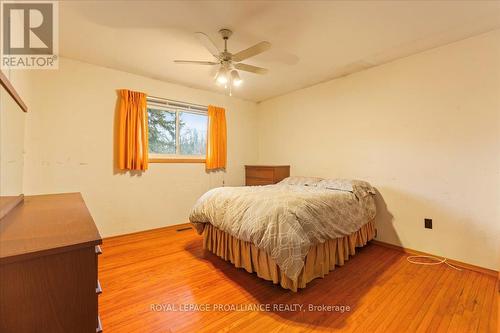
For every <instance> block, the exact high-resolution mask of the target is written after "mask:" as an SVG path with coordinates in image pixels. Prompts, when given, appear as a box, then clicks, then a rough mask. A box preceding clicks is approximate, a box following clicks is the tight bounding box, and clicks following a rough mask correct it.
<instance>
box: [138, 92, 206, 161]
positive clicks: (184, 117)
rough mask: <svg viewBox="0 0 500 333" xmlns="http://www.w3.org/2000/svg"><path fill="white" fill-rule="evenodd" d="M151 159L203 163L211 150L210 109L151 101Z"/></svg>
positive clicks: (149, 121)
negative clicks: (207, 150) (207, 151)
mask: <svg viewBox="0 0 500 333" xmlns="http://www.w3.org/2000/svg"><path fill="white" fill-rule="evenodd" d="M147 110H148V127H149V138H148V139H149V155H150V161H152V162H160V160H172V161H173V162H175V160H176V159H178V160H179V161H181V160H182V161H187V162H203V160H204V159H205V155H206V149H207V128H208V116H207V113H206V109H203V108H192V107H189V106H184V105H183V104H174V103H162V104H160V103H156V102H151V101H150V100H148V106H147Z"/></svg>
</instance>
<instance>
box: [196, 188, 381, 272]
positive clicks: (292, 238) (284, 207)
mask: <svg viewBox="0 0 500 333" xmlns="http://www.w3.org/2000/svg"><path fill="white" fill-rule="evenodd" d="M375 213H376V211H375V202H374V198H373V195H372V194H369V193H365V194H362V195H359V194H358V195H357V196H356V195H355V194H354V193H352V192H348V191H338V190H330V189H324V188H317V187H310V186H301V185H282V184H277V185H268V186H246V187H220V188H215V189H212V190H210V191H208V192H207V193H205V194H204V195H203V196H202V197H201V198H200V199H199V200H198V201H197V202H196V204H195V206H194V208H193V210H192V212H191V214H190V217H189V220H190V221H191V222H192V223H193V224H194V226H195V228H196V230H197V232H198V233H199V234H201V233H202V232H203V229H204V224H205V223H211V224H212V225H214V226H215V227H217V228H218V229H220V230H223V231H225V232H227V233H229V234H230V235H232V236H233V237H236V238H238V239H240V240H244V241H248V242H252V243H253V244H255V246H257V247H258V248H260V249H262V250H264V251H266V252H267V253H268V254H270V255H271V257H272V258H273V259H274V260H275V261H276V264H277V265H278V266H279V267H280V269H281V270H282V271H283V272H284V273H285V274H286V276H288V277H289V278H291V279H294V278H296V277H297V276H298V275H299V273H300V271H301V270H302V267H303V266H304V258H305V256H306V254H307V252H308V251H309V247H310V246H311V245H314V244H317V243H320V242H324V241H325V240H327V239H332V238H338V237H343V236H346V235H349V234H351V233H353V232H355V231H357V230H358V229H359V228H360V227H361V226H362V225H364V224H365V223H367V222H369V221H370V220H372V219H373V218H374V217H375Z"/></svg>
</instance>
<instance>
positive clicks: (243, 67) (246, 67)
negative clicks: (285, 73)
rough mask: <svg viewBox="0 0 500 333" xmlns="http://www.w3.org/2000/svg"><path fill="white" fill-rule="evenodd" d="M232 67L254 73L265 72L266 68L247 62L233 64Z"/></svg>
mask: <svg viewBox="0 0 500 333" xmlns="http://www.w3.org/2000/svg"><path fill="white" fill-rule="evenodd" d="M234 68H236V69H239V70H241V71H245V72H251V73H255V74H266V73H267V69H265V68H262V67H257V66H253V65H247V64H234Z"/></svg>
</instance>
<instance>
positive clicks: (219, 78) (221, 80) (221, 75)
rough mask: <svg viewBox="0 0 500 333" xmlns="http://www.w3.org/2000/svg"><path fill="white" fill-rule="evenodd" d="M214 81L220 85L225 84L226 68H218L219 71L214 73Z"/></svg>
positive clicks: (226, 78) (226, 80) (226, 79)
mask: <svg viewBox="0 0 500 333" xmlns="http://www.w3.org/2000/svg"><path fill="white" fill-rule="evenodd" d="M215 82H217V83H218V84H220V85H225V84H227V82H228V75H227V70H226V69H225V68H224V67H221V68H219V71H218V72H217V74H216V75H215Z"/></svg>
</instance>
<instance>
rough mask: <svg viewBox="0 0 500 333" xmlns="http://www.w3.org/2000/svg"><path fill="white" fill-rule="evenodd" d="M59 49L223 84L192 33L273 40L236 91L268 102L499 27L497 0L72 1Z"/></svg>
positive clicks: (64, 12)
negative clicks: (224, 31) (258, 71)
mask: <svg viewBox="0 0 500 333" xmlns="http://www.w3.org/2000/svg"><path fill="white" fill-rule="evenodd" d="M59 17H60V54H61V55H62V56H63V57H68V58H73V59H77V60H81V61H85V62H89V63H92V64H96V65H101V66H105V67H110V68H115V69H119V70H123V71H127V72H131V73H136V74H140V75H144V76H148V77H152V78H156V79H159V80H163V81H168V82H174V83H179V84H183V85H187V86H191V87H196V88H201V89H206V90H212V91H219V92H221V93H224V90H223V89H222V88H220V87H218V86H216V85H215V84H214V81H213V79H212V74H211V72H212V71H213V69H211V67H208V66H195V65H178V64H174V63H173V62H172V61H173V60H174V59H184V60H213V59H212V58H211V55H210V54H209V53H208V51H206V50H205V48H204V47H203V46H202V45H201V44H200V43H199V41H198V40H197V39H196V37H195V36H194V35H193V33H194V32H196V31H203V32H205V33H207V34H208V35H209V36H210V37H211V38H212V39H213V40H214V41H216V42H217V43H220V45H222V40H221V39H220V37H219V35H218V33H217V31H218V30H219V29H220V28H230V29H232V30H233V31H234V34H233V36H232V37H231V39H230V41H229V51H231V52H233V53H234V52H237V51H239V50H241V49H244V48H247V47H249V46H251V45H253V44H255V43H257V42H260V41H263V40H267V41H269V42H271V43H272V45H273V46H272V48H271V50H269V51H268V52H266V53H263V54H261V55H258V56H256V57H255V58H252V59H249V60H248V61H245V62H246V63H249V64H252V65H257V66H261V67H265V68H268V69H269V73H268V74H266V75H263V76H261V75H255V74H251V73H245V72H243V73H241V76H242V78H243V80H244V83H243V85H241V86H240V87H238V88H237V91H235V92H234V95H235V96H237V97H240V98H244V99H247V100H252V101H262V100H265V99H268V98H271V97H274V96H278V95H281V94H284V93H287V92H290V91H293V90H296V89H300V88H303V87H307V86H310V85H313V84H315V83H319V82H322V81H326V80H329V79H333V78H335V77H339V76H342V75H346V74H349V73H353V72H356V71H359V70H362V69H364V68H367V67H371V66H374V65H378V64H382V63H385V62H388V61H391V60H393V59H396V58H401V57H404V56H407V55H410V54H414V53H417V52H420V51H423V50H426V49H430V48H433V47H436V46H440V45H444V44H447V43H450V42H453V41H456V40H460V39H463V38H467V37H470V36H473V35H477V34H480V33H483V32H486V31H490V30H493V29H497V28H500V2H499V1H248V2H247V1H232V2H230V1H197V2H194V1H193V2H191V1H65V2H60V15H59Z"/></svg>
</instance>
